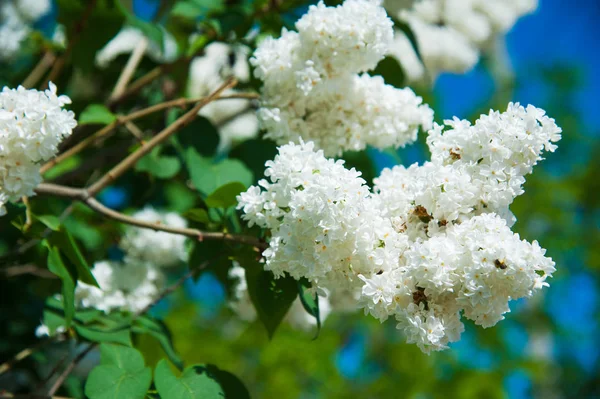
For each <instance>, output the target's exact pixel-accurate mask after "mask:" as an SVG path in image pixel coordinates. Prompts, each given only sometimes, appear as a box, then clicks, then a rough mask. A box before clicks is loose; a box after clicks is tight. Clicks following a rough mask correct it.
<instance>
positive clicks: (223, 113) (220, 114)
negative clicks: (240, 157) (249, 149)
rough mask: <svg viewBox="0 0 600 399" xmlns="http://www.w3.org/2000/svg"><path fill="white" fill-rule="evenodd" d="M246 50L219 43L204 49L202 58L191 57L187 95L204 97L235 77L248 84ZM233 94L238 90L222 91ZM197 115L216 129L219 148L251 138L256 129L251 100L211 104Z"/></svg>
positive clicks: (245, 48) (256, 120) (243, 47)
mask: <svg viewBox="0 0 600 399" xmlns="http://www.w3.org/2000/svg"><path fill="white" fill-rule="evenodd" d="M249 51H250V50H249V49H248V47H246V46H242V45H235V46H234V45H229V44H227V43H221V42H213V43H211V44H209V45H208V46H206V48H205V49H204V55H203V56H201V57H196V58H194V59H193V60H192V62H191V64H190V77H189V81H188V89H187V95H188V96H189V97H193V98H199V97H202V96H207V95H209V94H210V93H211V92H213V91H214V90H215V89H216V88H217V87H219V86H220V85H221V84H223V83H224V82H225V80H226V79H227V78H229V77H235V78H236V79H237V80H238V81H239V82H242V83H243V82H247V81H248V80H249V79H250V66H249V65H248V54H249ZM235 93H238V91H237V90H233V89H230V90H227V91H225V92H224V94H235ZM199 115H202V116H204V117H206V118H207V119H208V120H210V121H211V122H212V123H213V124H214V125H215V126H216V127H217V128H218V129H219V134H220V138H221V140H220V143H219V148H220V149H225V148H229V147H231V144H232V143H233V142H235V141H243V140H247V139H249V138H253V137H255V136H256V134H257V133H258V130H259V128H258V119H257V118H256V113H255V111H254V109H253V107H252V101H251V100H246V99H229V100H222V101H216V102H212V103H210V104H208V105H206V106H205V107H203V108H202V109H201V110H200V112H199Z"/></svg>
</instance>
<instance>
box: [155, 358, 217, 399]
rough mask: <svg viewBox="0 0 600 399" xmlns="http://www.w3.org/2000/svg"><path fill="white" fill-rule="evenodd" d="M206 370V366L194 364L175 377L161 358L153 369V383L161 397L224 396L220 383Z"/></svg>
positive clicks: (164, 398)
mask: <svg viewBox="0 0 600 399" xmlns="http://www.w3.org/2000/svg"><path fill="white" fill-rule="evenodd" d="M206 371H207V370H206V368H204V367H202V366H199V365H194V366H190V367H188V368H186V369H185V370H184V372H183V374H182V375H181V377H179V378H177V377H176V376H175V375H174V374H173V372H172V371H171V369H170V368H169V364H168V363H167V361H166V360H164V359H163V360H161V361H160V362H158V364H157V365H156V369H155V370H154V384H155V385H156V389H157V391H158V393H159V394H160V397H161V399H197V398H202V399H213V398H224V397H225V392H223V389H222V388H221V385H220V384H219V382H217V381H216V380H215V379H214V378H212V377H211V376H210V375H209V374H208V373H207V372H206Z"/></svg>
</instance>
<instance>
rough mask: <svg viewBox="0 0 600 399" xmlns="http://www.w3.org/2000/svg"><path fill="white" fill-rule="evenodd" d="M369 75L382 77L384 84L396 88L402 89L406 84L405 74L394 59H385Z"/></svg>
mask: <svg viewBox="0 0 600 399" xmlns="http://www.w3.org/2000/svg"><path fill="white" fill-rule="evenodd" d="M369 75H371V76H377V75H379V76H381V77H383V80H385V83H387V84H389V85H392V86H394V87H398V88H403V87H405V86H406V84H407V81H406V73H405V72H404V69H402V66H400V64H399V63H398V61H397V60H396V59H395V58H394V57H385V58H384V59H383V60H381V61H380V62H379V64H377V67H376V68H375V69H374V70H373V71H372V72H370V73H369Z"/></svg>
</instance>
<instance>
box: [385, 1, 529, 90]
mask: <svg viewBox="0 0 600 399" xmlns="http://www.w3.org/2000/svg"><path fill="white" fill-rule="evenodd" d="M396 3H397V2H396V0H390V1H388V2H386V4H385V6H386V8H387V9H388V11H389V12H390V14H391V15H394V16H396V17H397V18H398V19H400V20H401V21H403V22H405V23H407V24H408V25H409V26H410V28H411V30H412V31H413V33H414V35H415V37H416V40H417V45H418V48H419V51H420V54H421V57H422V59H423V63H424V65H423V64H422V63H421V62H420V61H419V59H418V57H417V56H416V54H415V51H414V49H413V47H412V45H411V44H410V42H409V40H408V38H407V36H406V35H405V34H404V33H403V32H401V31H399V30H398V31H396V32H395V38H394V44H393V45H392V46H391V51H390V54H391V55H393V56H394V57H396V58H397V59H398V60H399V61H400V63H401V64H402V66H403V69H404V70H405V72H406V74H407V76H408V78H409V79H410V80H412V81H418V80H421V79H423V78H424V77H425V76H426V72H427V74H428V75H429V76H430V77H431V78H435V77H436V76H437V75H438V74H439V73H441V72H454V73H465V72H467V71H468V70H470V69H471V68H473V66H475V64H476V63H477V61H478V60H479V55H480V52H481V51H484V50H485V49H486V48H488V47H490V46H491V45H492V44H493V43H494V41H495V40H496V39H497V38H498V37H500V35H502V34H504V33H506V32H507V31H509V30H510V29H511V28H512V26H513V25H514V24H515V22H516V21H517V19H519V18H520V17H521V16H523V15H526V14H529V13H531V12H533V11H534V10H535V9H536V8H537V0H416V1H414V2H409V3H407V2H404V3H403V4H402V7H397V5H396Z"/></svg>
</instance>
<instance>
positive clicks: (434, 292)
mask: <svg viewBox="0 0 600 399" xmlns="http://www.w3.org/2000/svg"><path fill="white" fill-rule="evenodd" d="M446 125H447V129H446V130H445V131H444V128H443V127H442V126H435V127H434V128H433V129H431V130H430V132H429V137H428V140H427V143H428V145H429V148H430V150H431V152H432V154H433V155H432V160H431V161H430V162H427V163H425V164H424V165H421V166H419V165H416V164H415V165H412V166H410V167H408V168H405V167H403V166H396V167H394V168H393V169H391V170H390V169H385V170H384V171H383V172H382V174H381V176H380V177H379V178H377V179H375V187H374V189H373V190H370V189H369V187H367V186H366V185H365V181H364V180H363V179H361V178H360V173H359V172H357V171H355V170H354V169H351V170H348V169H346V168H345V167H344V165H343V161H334V160H332V159H327V158H325V156H324V153H323V151H321V150H319V151H315V146H314V144H313V143H312V142H309V143H302V142H301V143H300V144H293V143H290V144H288V145H284V146H282V147H280V148H279V155H278V156H277V157H276V158H275V160H274V161H269V162H267V164H266V166H267V169H266V171H265V176H266V177H267V178H269V181H267V180H261V181H260V182H259V186H254V187H251V188H250V189H248V191H246V192H245V193H242V194H241V195H240V196H239V197H238V201H239V205H238V208H240V209H243V212H244V215H243V218H244V219H245V220H246V221H248V223H249V225H254V224H256V225H258V226H260V227H262V228H265V229H268V230H269V231H270V241H269V247H268V248H267V249H266V250H265V251H264V252H263V256H264V261H265V269H267V270H271V271H273V273H274V274H275V275H277V276H281V275H283V274H284V273H288V274H290V275H291V276H293V277H294V278H296V279H299V278H303V277H304V278H307V279H308V280H309V281H310V282H311V283H312V284H313V287H315V288H316V289H325V290H327V291H331V292H335V291H340V290H341V291H347V292H350V293H352V292H353V294H352V295H350V297H352V296H354V297H356V298H358V299H357V302H358V305H359V306H360V307H362V308H364V310H365V313H370V314H372V315H373V316H374V317H376V318H378V319H379V320H381V321H384V320H386V319H387V318H389V317H394V318H395V319H396V320H397V322H398V328H399V329H401V330H402V331H403V332H404V333H405V335H406V337H407V340H408V342H411V343H416V344H417V345H418V346H419V347H420V348H421V349H422V350H423V351H424V352H427V353H429V352H430V351H431V350H442V349H444V348H447V344H448V343H449V342H454V341H456V340H458V339H459V337H460V334H461V332H462V330H463V328H464V327H463V324H462V322H461V320H460V319H461V317H466V318H467V319H471V320H473V321H475V323H476V324H478V325H481V326H483V327H490V326H493V325H495V324H496V323H497V322H498V321H499V320H502V319H503V317H504V316H503V314H504V313H506V312H508V311H509V307H508V302H509V301H510V300H513V299H518V298H522V297H529V296H531V295H532V294H533V292H534V291H537V290H539V289H541V288H542V287H543V286H546V285H547V283H546V282H545V281H546V279H547V278H548V277H550V276H551V275H552V273H553V271H554V262H553V261H552V259H550V258H547V257H545V256H544V255H545V250H544V249H542V248H541V247H540V246H539V245H538V243H537V242H535V241H534V242H533V243H529V242H527V241H524V240H521V239H520V238H519V236H518V235H517V234H515V233H513V232H512V231H511V230H510V226H511V225H512V224H513V223H514V217H513V216H512V214H511V213H510V211H509V209H508V206H509V205H510V203H511V202H512V201H513V199H514V198H515V197H516V196H518V195H520V194H522V193H523V189H522V184H523V182H524V180H525V179H524V176H525V175H527V174H529V173H531V171H532V167H533V166H534V165H535V164H536V163H537V162H538V161H539V160H541V159H542V158H541V154H542V152H543V151H544V150H546V151H554V150H555V148H556V146H555V145H554V144H553V143H554V142H556V141H558V140H559V139H560V132H561V130H560V128H558V127H557V126H556V124H555V122H554V120H553V119H550V118H548V117H547V116H546V115H545V113H544V111H543V110H540V109H538V108H535V107H533V106H528V107H527V108H524V107H522V106H520V105H518V104H509V106H508V109H507V111H506V112H504V113H499V112H493V111H491V112H490V113H489V115H483V116H481V118H480V119H479V120H478V121H477V122H476V123H475V124H474V125H471V124H470V123H468V122H466V121H460V120H457V119H455V120H453V121H447V122H446Z"/></svg>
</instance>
